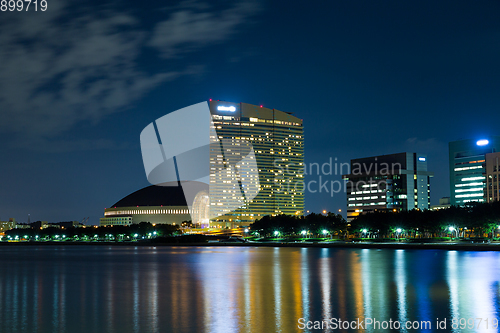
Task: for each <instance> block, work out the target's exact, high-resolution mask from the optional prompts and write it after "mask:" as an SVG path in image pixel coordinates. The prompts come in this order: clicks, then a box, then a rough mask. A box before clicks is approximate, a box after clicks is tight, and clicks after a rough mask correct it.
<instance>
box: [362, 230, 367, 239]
mask: <svg viewBox="0 0 500 333" xmlns="http://www.w3.org/2000/svg"><path fill="white" fill-rule="evenodd" d="M367 232H368V230H366V229H363V234H364V235H365V236H366V233H367ZM363 238H365V237H363Z"/></svg>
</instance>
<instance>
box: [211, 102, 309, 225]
mask: <svg viewBox="0 0 500 333" xmlns="http://www.w3.org/2000/svg"><path fill="white" fill-rule="evenodd" d="M209 104H210V113H211V114H212V121H213V126H214V130H215V131H212V132H211V133H212V135H217V136H218V138H217V139H218V141H219V142H221V143H222V144H224V143H225V142H227V143H229V144H228V145H226V146H227V147H231V149H226V151H224V152H223V153H221V150H220V149H212V148H211V150H210V169H211V170H210V187H209V192H210V193H209V198H210V216H215V217H214V218H212V219H211V221H210V225H211V226H212V227H235V226H245V225H248V224H250V223H252V222H254V221H255V219H259V218H261V217H262V216H265V215H278V214H287V215H303V213H304V190H303V188H304V183H303V181H304V130H303V126H302V119H299V118H297V117H295V116H293V115H292V114H291V113H288V112H283V111H278V110H275V109H269V108H266V107H262V106H258V105H251V104H246V103H231V102H224V101H210V103H209ZM211 142H212V143H213V142H214V138H211ZM252 150H253V152H252V154H255V160H256V163H240V164H237V163H236V162H237V161H238V160H241V157H242V156H245V155H247V154H248V153H249V152H250V151H252ZM252 156H253V155H252ZM230 165H235V167H236V168H238V176H239V177H248V179H246V183H247V184H256V185H257V188H258V190H259V191H258V194H257V195H256V196H255V197H253V198H252V199H251V200H245V197H244V196H245V188H241V187H242V186H243V185H242V182H241V181H238V180H236V181H235V182H234V184H239V186H238V185H235V186H233V187H232V188H228V186H227V185H226V184H225V183H226V181H225V180H223V179H222V177H226V173H225V170H228V166H230ZM256 171H258V174H257V173H256ZM257 175H258V176H257ZM252 177H254V178H252ZM219 178H220V179H219ZM229 181H230V180H228V181H227V182H229ZM231 183H233V182H232V181H231ZM240 188H241V189H240ZM238 200H239V201H240V202H241V203H243V204H242V205H241V206H240V208H237V209H236V210H232V209H231V207H230V205H228V204H227V203H228V202H235V201H238Z"/></svg>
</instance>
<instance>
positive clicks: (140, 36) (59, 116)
mask: <svg viewBox="0 0 500 333" xmlns="http://www.w3.org/2000/svg"><path fill="white" fill-rule="evenodd" d="M186 6H187V7H186ZM251 7H252V6H251V5H248V4H247V3H240V4H236V5H234V6H233V7H232V8H229V9H226V10H223V11H222V12H221V13H220V15H222V14H224V15H225V16H226V18H227V20H223V22H219V23H218V22H217V17H219V16H220V15H219V14H217V15H216V14H214V13H210V12H206V10H207V9H203V8H207V7H206V6H203V5H202V4H201V3H198V2H188V3H186V4H185V6H182V7H179V8H177V9H175V10H173V11H172V12H169V13H168V14H167V15H169V16H168V18H167V19H165V20H163V21H159V22H158V23H157V24H156V25H155V26H154V27H153V28H152V31H147V30H146V29H145V28H144V25H143V24H142V23H143V22H140V20H139V19H138V18H137V17H134V16H133V15H131V14H128V13H126V12H119V11H116V10H110V9H109V7H102V8H101V9H100V10H99V9H96V8H92V11H90V10H89V11H85V10H80V11H79V12H78V14H75V8H74V6H73V7H72V6H71V3H66V4H64V3H62V2H51V3H50V10H47V11H46V12H43V13H40V12H29V11H28V12H25V13H23V15H14V14H18V13H14V12H12V13H4V14H5V15H2V22H1V23H0V29H1V31H2V34H0V66H1V70H0V133H4V134H5V133H10V134H14V136H15V137H16V136H17V137H19V138H20V137H21V136H22V139H19V140H18V141H17V144H18V145H19V144H24V145H26V146H29V145H30V144H29V143H30V142H32V143H33V142H36V141H39V140H45V141H47V142H48V141H53V140H54V138H57V137H58V136H59V135H61V134H62V133H64V132H67V131H68V130H70V129H71V128H74V126H75V125H76V124H78V123H80V122H84V121H93V122H98V121H99V120H101V119H102V118H104V117H106V116H108V115H110V114H113V113H116V112H120V111H122V110H124V109H126V108H127V107H129V106H130V105H131V104H132V103H133V102H134V101H137V100H138V99H139V98H140V97H141V96H143V95H144V94H146V93H147V92H149V91H151V90H152V89H153V88H155V87H157V86H159V85H161V84H162V83H164V82H167V81H172V80H175V79H177V78H179V77H181V76H185V75H193V74H197V73H199V72H200V71H202V70H203V65H200V64H184V65H183V67H179V65H177V66H176V69H175V70H164V71H160V72H153V73H151V72H148V71H147V70H145V69H142V68H141V65H142V63H141V60H140V57H141V55H142V54H143V51H144V48H145V47H146V46H149V47H155V48H158V49H159V50H160V51H161V54H162V55H169V56H173V55H176V54H180V53H184V52H188V51H192V50H195V49H197V48H199V47H202V46H205V45H207V43H208V42H215V41H217V42H222V41H224V40H225V39H227V38H228V37H229V36H231V35H233V34H234V33H235V32H236V28H237V26H238V25H240V24H241V23H242V22H243V21H244V20H245V18H246V17H247V16H248V15H249V13H251V12H248V13H245V12H244V11H245V9H247V10H250V9H251ZM187 8H193V9H187ZM203 10H205V12H204V11H203ZM24 14H26V15H24ZM4 17H5V19H4ZM163 61H167V60H163ZM170 67H172V66H170ZM163 68H169V64H168V63H166V64H165V66H164V67H163ZM91 145H92V143H91V142H89V141H88V140H87V141H85V140H84V141H82V142H80V143H76V144H75V147H76V149H87V148H88V147H89V146H91ZM38 146H44V145H43V144H42V145H40V144H39V145H38ZM95 146H96V147H107V146H109V143H105V144H103V141H99V140H96V141H95Z"/></svg>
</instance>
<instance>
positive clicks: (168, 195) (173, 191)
mask: <svg viewBox="0 0 500 333" xmlns="http://www.w3.org/2000/svg"><path fill="white" fill-rule="evenodd" d="M162 205H163V206H187V203H186V198H185V196H184V192H183V191H182V187H181V186H178V185H177V186H156V185H152V186H148V187H145V188H143V189H140V190H138V191H135V192H134V193H131V194H129V195H127V196H126V197H125V198H123V199H121V200H120V201H118V202H117V203H115V204H114V205H113V206H111V207H135V206H162Z"/></svg>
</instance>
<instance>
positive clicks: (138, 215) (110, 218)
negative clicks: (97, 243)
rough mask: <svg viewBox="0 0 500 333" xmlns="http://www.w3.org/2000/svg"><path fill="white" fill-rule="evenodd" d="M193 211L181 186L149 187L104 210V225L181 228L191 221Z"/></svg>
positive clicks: (102, 219) (102, 220)
mask: <svg viewBox="0 0 500 333" xmlns="http://www.w3.org/2000/svg"><path fill="white" fill-rule="evenodd" d="M189 220H191V217H190V215H189V209H188V207H187V205H186V201H185V199H184V194H183V192H182V188H181V187H180V186H148V187H146V188H143V189H141V190H138V191H136V192H134V193H132V194H129V195H128V196H126V197H125V198H123V199H121V200H120V201H118V202H117V203H115V204H114V205H113V206H112V207H110V208H106V209H105V210H104V217H103V218H101V219H100V223H99V224H100V225H101V226H105V225H130V224H133V223H134V224H136V223H141V222H151V223H168V224H181V223H182V222H183V221H189Z"/></svg>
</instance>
